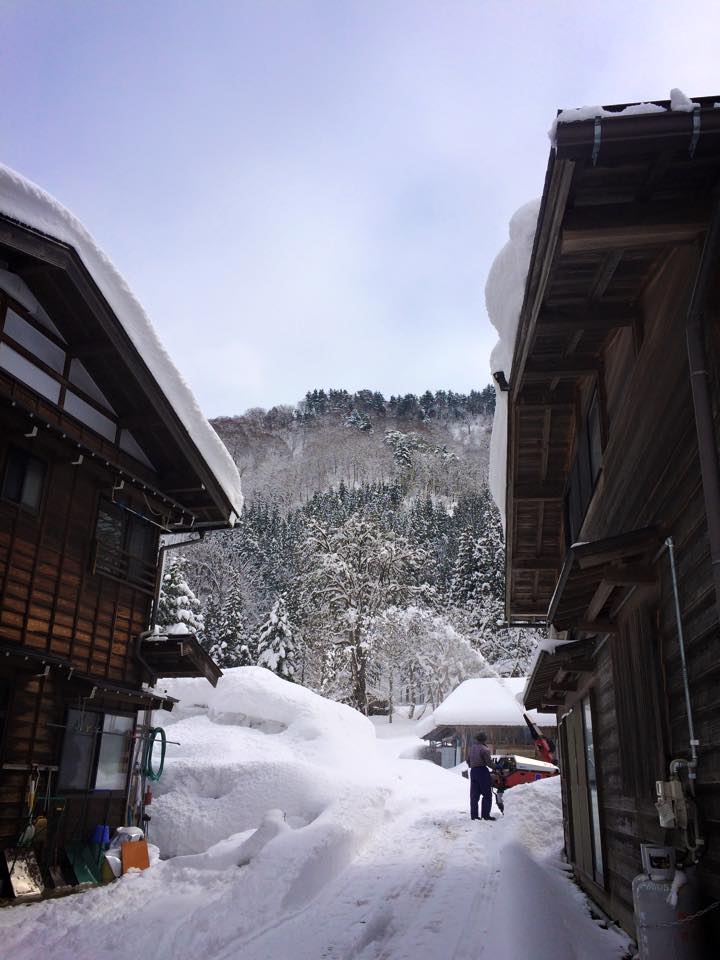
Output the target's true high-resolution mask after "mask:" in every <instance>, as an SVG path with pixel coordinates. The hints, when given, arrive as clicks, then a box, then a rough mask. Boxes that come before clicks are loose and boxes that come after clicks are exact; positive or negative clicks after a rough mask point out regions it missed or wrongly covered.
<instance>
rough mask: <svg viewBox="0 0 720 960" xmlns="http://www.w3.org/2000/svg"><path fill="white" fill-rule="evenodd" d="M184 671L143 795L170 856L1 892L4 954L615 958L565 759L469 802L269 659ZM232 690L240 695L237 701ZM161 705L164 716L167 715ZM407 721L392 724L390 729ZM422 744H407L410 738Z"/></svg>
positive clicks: (68, 957)
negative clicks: (581, 864)
mask: <svg viewBox="0 0 720 960" xmlns="http://www.w3.org/2000/svg"><path fill="white" fill-rule="evenodd" d="M192 683H193V682H186V683H185V684H181V683H180V682H177V684H176V687H175V688H174V690H173V693H174V694H175V695H176V696H177V695H180V696H181V698H184V703H186V704H187V707H184V708H183V709H180V708H176V710H177V715H176V717H175V718H174V720H173V726H172V730H173V737H172V739H173V740H177V741H179V742H180V744H181V746H179V747H174V748H173V749H174V753H173V755H172V756H171V757H170V758H169V763H168V769H167V771H166V774H165V775H164V777H163V783H164V786H163V788H162V789H163V792H162V793H161V795H160V796H159V797H158V798H157V799H156V801H155V802H154V803H153V806H152V810H153V820H152V825H153V826H152V829H153V837H154V839H155V840H156V841H157V842H158V843H159V844H160V846H161V848H162V850H163V853H164V855H165V857H166V858H167V859H165V860H163V861H161V862H159V863H156V864H155V865H154V866H153V867H151V869H150V870H146V871H144V872H142V873H141V872H135V873H130V874H128V875H127V876H125V877H123V878H122V879H121V880H119V881H118V882H116V883H114V884H112V885H110V886H106V887H102V888H99V889H94V890H89V891H87V892H85V893H82V894H80V895H77V896H72V897H67V898H64V899H60V900H48V901H46V902H44V903H40V904H33V905H27V906H23V907H18V908H15V909H8V910H2V911H0V942H2V945H3V956H12V958H13V960H31V958H32V960H36V958H37V957H38V956H48V957H52V958H53V960H137V958H138V957H152V958H153V960H198V958H203V960H205V958H206V960H484V958H487V960H490V958H492V960H519V958H525V957H530V956H532V958H533V960H619V958H620V957H621V956H622V954H623V952H624V950H625V946H626V941H625V939H624V937H621V936H620V935H618V934H617V933H616V932H614V931H608V930H604V929H601V928H600V927H599V926H598V924H597V923H596V922H595V921H594V920H593V919H592V918H591V916H590V914H589V912H588V909H587V905H586V903H585V900H584V898H583V896H582V895H581V894H580V892H579V891H578V889H577V888H576V887H575V886H574V885H573V884H572V883H571V882H570V881H569V879H568V878H567V876H566V874H565V873H564V871H563V869H562V867H561V865H560V864H559V863H557V857H558V856H559V851H560V848H561V845H562V819H561V818H562V812H561V803H560V791H559V783H558V780H557V778H553V779H549V780H544V781H541V782H538V783H534V784H527V785H525V786H520V787H515V788H514V789H512V790H510V791H508V793H507V794H506V798H505V803H506V816H505V818H504V819H500V820H498V821H496V822H494V823H484V822H472V821H471V820H470V819H469V816H468V811H467V806H468V783H467V781H466V780H463V779H462V778H461V777H460V776H458V774H457V773H456V772H453V771H445V770H441V769H440V768H439V767H436V766H435V765H434V764H431V763H429V762H427V761H420V760H413V759H400V755H402V754H406V755H407V754H408V753H410V754H411V755H412V752H413V749H414V747H417V745H418V741H417V739H416V738H415V737H414V736H413V735H412V734H413V732H412V730H411V729H410V728H409V727H408V726H407V725H406V727H405V728H404V729H403V728H400V729H397V731H396V730H393V731H390V730H388V729H385V730H378V733H379V734H380V739H378V738H376V735H375V731H374V730H373V728H372V726H371V724H370V723H369V722H368V721H367V720H366V719H365V718H364V717H362V716H361V715H360V714H357V713H356V712H355V711H352V710H350V709H349V708H348V707H344V706H342V705H340V704H336V703H332V702H330V701H327V700H323V698H321V697H318V696H316V695H315V694H312V693H310V692H309V691H307V690H303V689H302V688H300V687H298V686H296V685H294V684H288V683H286V682H285V681H281V680H278V678H277V677H275V676H274V675H273V674H270V673H269V672H268V671H264V670H258V669H257V668H240V669H238V670H235V671H228V672H227V673H226V675H225V676H224V677H223V680H222V681H221V684H219V685H218V689H217V690H216V691H213V692H212V694H211V699H210V701H209V702H205V703H200V702H199V695H200V694H202V695H203V696H204V697H205V699H206V700H207V693H206V691H205V690H204V687H202V686H199V685H198V686H192ZM240 707H242V711H243V712H240ZM163 722H165V723H167V722H168V721H167V720H164V721H163ZM396 732H397V734H399V736H395V734H396ZM413 745H414V746H413Z"/></svg>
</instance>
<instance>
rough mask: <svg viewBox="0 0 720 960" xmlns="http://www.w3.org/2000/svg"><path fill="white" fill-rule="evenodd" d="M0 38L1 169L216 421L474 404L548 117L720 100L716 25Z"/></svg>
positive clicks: (530, 14)
mask: <svg viewBox="0 0 720 960" xmlns="http://www.w3.org/2000/svg"><path fill="white" fill-rule="evenodd" d="M690 11H691V12H690ZM0 16H2V23H3V29H2V33H1V34H0V84H1V88H2V89H3V91H5V95H4V96H3V98H2V105H1V106H0V111H1V113H2V131H3V136H2V153H0V159H1V160H2V161H3V162H4V163H6V164H7V165H8V166H10V167H13V168H14V169H16V170H18V171H20V172H21V173H22V174H24V175H25V176H26V177H28V178H29V179H31V180H33V181H35V182H36V183H38V184H39V185H40V186H42V187H43V188H44V189H45V190H47V191H48V192H49V193H51V194H52V195H53V196H55V197H57V199H58V200H60V201H61V202H62V203H64V204H65V205H66V206H67V207H68V208H69V209H70V210H71V211H72V212H73V213H74V214H75V215H76V216H77V217H78V218H79V219H80V220H81V221H82V222H83V223H84V224H85V226H86V227H87V229H88V230H89V231H90V233H91V234H92V235H93V236H94V237H95V239H96V240H97V241H98V243H99V244H100V246H101V247H102V248H103V249H104V251H105V252H106V253H107V254H108V256H109V257H110V259H111V260H112V261H113V262H114V263H115V265H116V266H117V267H118V269H119V270H120V272H121V273H122V274H123V276H124V277H125V279H126V280H127V281H128V283H129V285H130V287H131V288H132V289H133V291H134V292H135V294H136V295H137V297H138V298H139V300H140V301H141V303H142V304H143V305H144V306H145V308H146V310H147V312H148V314H149V315H150V318H151V319H152V321H153V323H154V325H155V326H156V328H157V330H158V332H159V334H160V336H161V338H162V340H163V341H164V343H165V344H166V346H167V347H168V349H169V351H170V353H171V355H172V357H173V359H174V360H175V362H176V364H177V366H178V367H179V368H180V370H181V372H182V373H183V375H184V377H185V379H186V380H187V381H188V383H189V384H190V386H191V387H192V388H193V390H194V392H195V394H196V396H197V397H198V400H199V401H200V404H201V406H202V408H203V410H204V412H205V413H206V415H207V416H210V417H212V416H217V415H222V414H225V415H232V414H237V413H242V412H243V411H244V410H246V409H247V408H249V407H255V406H261V407H265V408H269V407H272V406H274V405H276V404H286V403H290V404H292V403H295V402H297V401H298V400H299V399H301V398H302V396H303V395H304V394H305V392H306V391H307V390H309V389H313V388H315V387H325V388H328V387H338V388H340V387H344V388H345V389H348V390H351V391H353V390H358V389H363V388H369V389H372V390H380V391H382V392H383V393H384V394H385V395H386V396H389V395H391V394H399V393H407V392H413V393H422V392H424V391H425V390H426V389H431V390H436V389H453V390H457V391H464V392H465V391H468V390H470V389H472V388H482V387H483V386H484V385H485V384H486V383H488V382H489V379H490V371H489V366H488V363H489V354H490V350H491V349H492V346H493V344H494V342H495V340H496V336H495V331H494V330H493V328H492V327H491V325H490V323H489V321H488V319H487V313H486V310H485V298H484V286H485V280H486V277H487V274H488V271H489V268H490V266H491V264H492V261H493V258H494V256H495V254H496V253H497V252H498V250H499V249H500V248H501V247H502V245H503V244H504V243H505V241H506V239H507V229H508V222H509V219H510V217H511V215H512V213H513V212H514V210H515V209H517V207H519V206H521V205H522V204H523V203H525V202H526V201H527V200H529V199H532V198H533V197H536V196H539V194H540V193H541V191H542V184H543V179H544V175H545V170H546V167H547V161H548V155H549V151H550V143H549V140H548V137H547V130H548V128H549V126H550V124H551V122H552V119H553V117H554V115H555V112H556V110H557V109H558V108H564V107H575V106H581V105H585V104H596V103H601V104H613V103H625V102H631V101H637V100H648V99H659V98H667V97H668V94H669V91H670V88H671V87H680V88H681V89H683V90H684V91H685V92H686V93H687V94H688V95H690V96H700V95H713V94H720V72H719V71H718V68H717V63H718V60H717V37H718V30H719V29H720V4H718V3H717V2H716V0H710V2H707V3H703V2H696V3H693V4H692V5H691V6H681V5H680V4H678V3H677V2H676V0H673V2H664V0H652V2H645V0H631V2H628V0H622V2H618V0H604V2H594V0H585V2H582V3H580V2H574V0H573V2H569V0H565V2H558V0H362V2H360V0H358V2H355V0H234V2H230V0H228V2H221V0H192V2H190V0H122V2H119V0H118V2H112V0H0Z"/></svg>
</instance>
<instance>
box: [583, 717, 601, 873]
mask: <svg viewBox="0 0 720 960" xmlns="http://www.w3.org/2000/svg"><path fill="white" fill-rule="evenodd" d="M583 729H584V733H585V767H586V770H587V786H588V799H589V801H590V821H591V829H592V844H593V868H594V870H593V872H594V875H595V880H596V881H597V882H598V883H600V884H602V882H603V857H602V837H601V835H600V803H599V798H598V782H597V771H596V769H595V742H594V739H593V728H592V713H591V710H590V700H589V699H588V698H586V699H585V700H583Z"/></svg>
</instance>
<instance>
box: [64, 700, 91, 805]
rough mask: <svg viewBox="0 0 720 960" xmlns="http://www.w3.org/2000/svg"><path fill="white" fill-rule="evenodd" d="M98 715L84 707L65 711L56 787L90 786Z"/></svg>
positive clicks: (87, 787)
mask: <svg viewBox="0 0 720 960" xmlns="http://www.w3.org/2000/svg"><path fill="white" fill-rule="evenodd" d="M99 724H100V715H99V714H97V713H88V712H87V711H83V710H68V715H67V725H66V728H65V737H64V739H63V749H62V759H61V760H60V772H59V774H58V790H88V789H90V788H91V783H90V778H91V777H92V771H93V761H94V759H95V744H96V743H97V731H98V728H99Z"/></svg>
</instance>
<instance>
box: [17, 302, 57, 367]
mask: <svg viewBox="0 0 720 960" xmlns="http://www.w3.org/2000/svg"><path fill="white" fill-rule="evenodd" d="M5 333H6V334H7V335H8V336H9V337H12V339H13V340H16V341H17V342H18V343H19V344H22V346H23V347H25V349H26V350H29V351H30V352H31V353H32V354H33V355H34V356H36V357H37V358H38V359H39V360H42V362H43V363H46V364H47V365H48V366H49V367H52V369H53V370H57V372H58V373H62V372H63V369H64V367H65V351H64V350H63V349H62V347H59V346H58V345H57V344H56V343H53V342H52V340H49V339H48V338H47V337H46V336H44V335H43V334H42V333H40V331H39V330H37V329H36V328H35V327H33V326H32V325H31V324H29V323H28V322H27V321H26V320H23V318H22V317H21V316H19V315H18V314H17V313H15V311H14V310H11V309H10V307H8V310H7V313H6V314H5Z"/></svg>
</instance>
